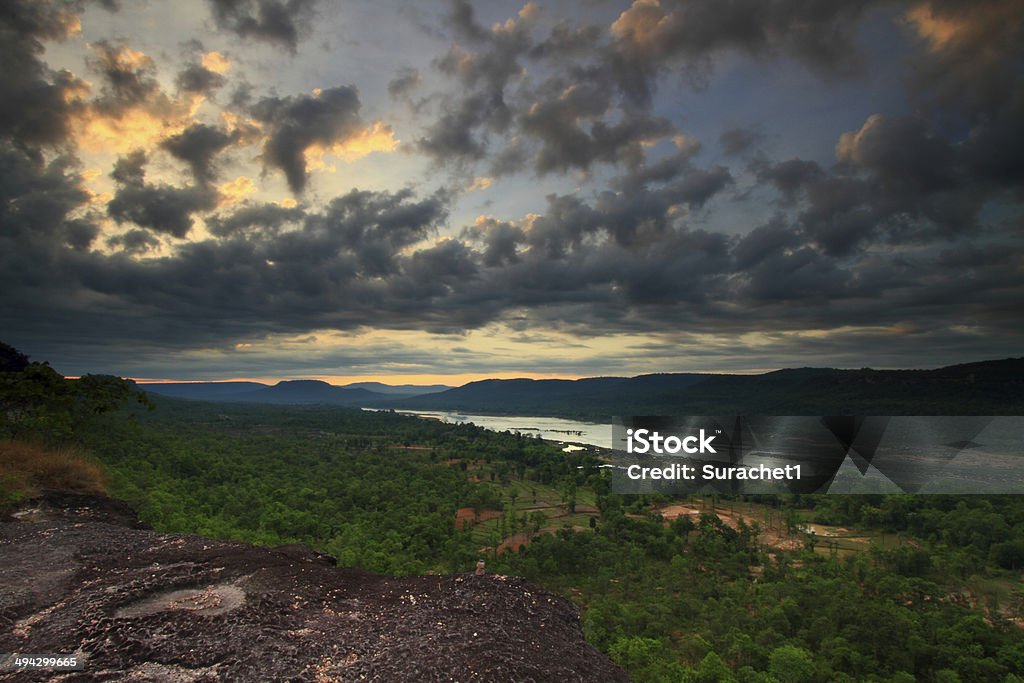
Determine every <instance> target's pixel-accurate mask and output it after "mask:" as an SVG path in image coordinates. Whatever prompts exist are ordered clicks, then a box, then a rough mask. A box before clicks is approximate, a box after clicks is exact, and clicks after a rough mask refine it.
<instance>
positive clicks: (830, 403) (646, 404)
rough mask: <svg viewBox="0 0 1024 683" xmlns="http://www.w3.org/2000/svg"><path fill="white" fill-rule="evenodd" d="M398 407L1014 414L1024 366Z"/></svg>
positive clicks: (805, 372)
mask: <svg viewBox="0 0 1024 683" xmlns="http://www.w3.org/2000/svg"><path fill="white" fill-rule="evenodd" d="M390 405H392V406H393V407H396V408H405V409H411V410H452V411H460V412H467V413H472V412H479V413H496V414H512V415H514V414H519V415H527V414H529V415H558V416H565V417H586V418H590V419H605V418H608V417H611V416H614V415H665V414H675V415H701V414H726V415H732V414H739V415H757V414H760V415H807V414H812V415H836V414H838V415H842V414H859V415H915V414H916V415H947V414H950V415H951V414H958V415H964V414H972V413H973V414H985V415H1001V414H1002V415H1009V414H1020V413H1021V412H1022V411H1024V358H1011V359H1006V360H995V361H984V362H979V363H968V364H964V365H954V366H950V367H946V368H940V369H936V370H872V369H861V370H836V369H832V368H798V369H791V370H778V371H775V372H769V373H765V374H761V375H716V374H657V375H641V376H638V377H629V378H623V377H595V378H587V379H580V380H531V379H512V380H497V379H495V380H483V381H479V382H471V383H469V384H466V385H465V386H462V387H458V388H456V389H450V390H448V391H444V392H441V393H437V394H430V395H428V396H417V397H414V398H408V399H403V400H393V401H391V403H390Z"/></svg>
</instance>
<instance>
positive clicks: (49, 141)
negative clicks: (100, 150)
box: [0, 0, 85, 147]
mask: <svg viewBox="0 0 1024 683" xmlns="http://www.w3.org/2000/svg"><path fill="white" fill-rule="evenodd" d="M75 9H76V8H75V5H74V4H71V3H66V2H57V1H55V0H12V1H11V2H8V3H5V4H4V8H3V10H0V64H2V65H3V66H2V68H0V137H6V138H8V139H11V140H16V141H17V144H18V145H20V146H33V147H38V146H53V145H57V144H60V143H62V142H63V141H64V140H65V139H66V138H67V136H68V134H69V133H70V123H69V119H70V117H71V116H72V115H73V114H74V112H75V110H76V108H77V106H78V105H77V99H78V98H79V97H80V96H81V95H82V94H83V92H84V89H85V85H84V84H83V83H82V82H81V81H80V80H79V79H78V78H76V77H75V76H74V75H73V74H71V73H70V72H68V71H53V70H51V69H50V68H49V67H48V66H47V65H46V64H45V63H44V62H43V61H42V59H41V57H42V54H43V51H44V46H43V41H44V40H63V39H65V38H67V37H69V36H71V35H72V34H74V33H75V32H77V31H78V29H79V25H80V24H79V20H78V16H77V14H76V12H75V11H74V10H75Z"/></svg>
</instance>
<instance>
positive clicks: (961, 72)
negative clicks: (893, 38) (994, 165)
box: [905, 0, 1024, 121]
mask: <svg viewBox="0 0 1024 683" xmlns="http://www.w3.org/2000/svg"><path fill="white" fill-rule="evenodd" d="M905 16H906V21H907V23H908V24H909V26H910V27H911V28H912V29H913V31H914V32H915V33H916V34H917V36H918V37H919V38H920V40H921V41H922V42H923V43H924V46H923V47H924V50H923V52H922V53H921V54H919V55H917V57H916V59H915V60H914V67H915V70H914V78H913V84H914V85H915V87H916V88H917V91H918V93H919V94H920V95H921V96H922V97H923V98H924V99H925V100H927V101H929V102H931V103H933V104H935V105H937V106H940V107H942V108H944V109H947V110H952V111H956V112H960V113H963V114H966V115H967V116H968V117H969V118H970V119H971V120H972V121H977V120H978V119H979V117H984V116H985V115H986V114H987V113H989V112H992V111H995V110H999V109H1001V108H1002V107H1003V106H1004V105H1005V104H1006V103H1007V102H1008V100H1012V99H1013V98H1014V97H1016V96H1017V94H1018V93H1019V92H1020V90H1021V85H1020V63H1021V60H1022V59H1024V26H1022V25H1021V21H1020V3H1018V2H1015V0H987V1H986V2H952V1H943V0H936V1H925V2H917V3H914V4H912V5H911V7H910V8H909V9H908V10H907V11H906V15H905Z"/></svg>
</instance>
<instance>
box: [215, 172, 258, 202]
mask: <svg viewBox="0 0 1024 683" xmlns="http://www.w3.org/2000/svg"><path fill="white" fill-rule="evenodd" d="M217 192H219V193H220V205H221V206H230V205H232V204H237V203H238V202H240V201H242V200H243V199H245V198H246V197H248V196H249V195H251V194H253V193H254V192H256V185H255V183H253V182H252V180H250V179H249V178H246V177H245V176H238V177H237V178H235V179H234V180H232V181H230V182H226V183H224V184H222V185H218V186H217Z"/></svg>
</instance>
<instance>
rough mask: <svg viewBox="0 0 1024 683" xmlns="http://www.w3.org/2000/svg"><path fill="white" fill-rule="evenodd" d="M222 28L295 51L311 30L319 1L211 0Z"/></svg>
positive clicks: (217, 20)
mask: <svg viewBox="0 0 1024 683" xmlns="http://www.w3.org/2000/svg"><path fill="white" fill-rule="evenodd" d="M209 3H210V9H211V10H212V11H213V18H214V21H215V22H216V24H217V26H218V27H219V28H221V29H224V30H227V31H231V32H233V33H235V34H237V35H238V36H239V37H240V38H246V39H248V38H253V39H256V40H262V41H264V42H267V43H272V44H276V45H278V46H279V47H283V48H285V49H287V50H289V51H291V52H292V53H294V52H295V51H296V49H297V47H298V44H299V38H300V37H301V36H302V35H303V34H304V33H305V32H306V31H308V30H309V27H310V23H311V21H312V18H313V13H314V9H315V6H316V4H317V0H209Z"/></svg>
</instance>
